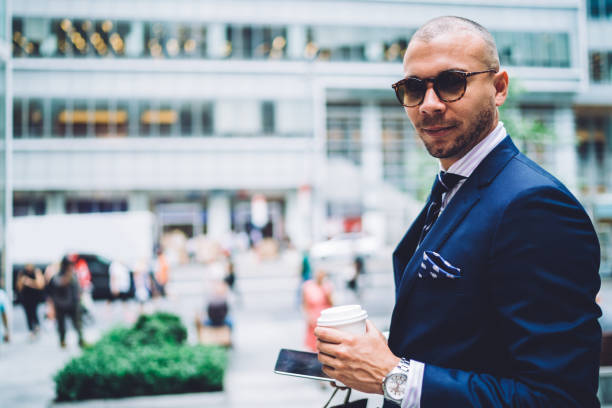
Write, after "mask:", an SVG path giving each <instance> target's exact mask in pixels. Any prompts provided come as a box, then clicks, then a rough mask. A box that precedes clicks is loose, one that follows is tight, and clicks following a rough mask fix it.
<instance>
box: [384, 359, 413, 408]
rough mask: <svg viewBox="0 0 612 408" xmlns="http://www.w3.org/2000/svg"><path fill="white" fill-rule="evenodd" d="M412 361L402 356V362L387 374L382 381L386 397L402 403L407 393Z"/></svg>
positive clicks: (399, 403)
mask: <svg viewBox="0 0 612 408" xmlns="http://www.w3.org/2000/svg"><path fill="white" fill-rule="evenodd" d="M409 371H410V361H408V360H406V359H405V358H402V359H401V360H400V362H399V363H398V364H397V366H395V367H394V368H393V370H391V371H390V372H389V374H387V375H386V376H385V378H384V379H383V383H382V388H383V393H384V395H385V399H388V400H390V401H392V402H394V403H396V404H398V405H401V403H402V400H403V399H404V394H405V393H406V385H407V383H408V372H409Z"/></svg>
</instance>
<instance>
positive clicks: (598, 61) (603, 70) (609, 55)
mask: <svg viewBox="0 0 612 408" xmlns="http://www.w3.org/2000/svg"><path fill="white" fill-rule="evenodd" d="M590 56H591V58H590V68H591V69H590V71H591V72H590V73H591V81H593V82H595V83H606V82H607V83H609V82H611V81H612V51H593V50H592V51H591V52H590Z"/></svg>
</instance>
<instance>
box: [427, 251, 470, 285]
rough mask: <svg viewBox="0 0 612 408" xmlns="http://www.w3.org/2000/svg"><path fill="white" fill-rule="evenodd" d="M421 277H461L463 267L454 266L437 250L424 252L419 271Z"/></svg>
mask: <svg viewBox="0 0 612 408" xmlns="http://www.w3.org/2000/svg"><path fill="white" fill-rule="evenodd" d="M418 276H419V278H421V279H459V278H461V276H462V275H461V269H460V268H457V267H456V266H453V265H452V264H451V263H450V262H448V261H447V260H446V259H444V258H442V255H440V254H439V253H437V252H434V251H425V252H423V261H422V262H421V269H420V270H419V272H418Z"/></svg>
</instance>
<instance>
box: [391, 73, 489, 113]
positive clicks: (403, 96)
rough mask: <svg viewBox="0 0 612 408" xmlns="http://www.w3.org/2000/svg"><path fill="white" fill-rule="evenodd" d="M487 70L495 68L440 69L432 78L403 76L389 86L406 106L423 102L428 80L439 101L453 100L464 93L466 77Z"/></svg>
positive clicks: (459, 97) (456, 99) (409, 106)
mask: <svg viewBox="0 0 612 408" xmlns="http://www.w3.org/2000/svg"><path fill="white" fill-rule="evenodd" d="M487 72H497V70H496V69H487V70H486V71H473V72H464V71H457V70H449V71H442V72H440V73H439V74H438V75H437V76H436V77H434V78H423V79H420V78H416V77H409V78H404V79H402V80H401V81H398V82H396V83H394V84H393V85H391V87H392V88H393V89H394V90H395V95H396V96H397V100H398V101H399V103H401V104H402V105H403V106H405V107H407V108H412V107H414V106H417V105H420V104H421V103H423V99H425V93H426V92H427V83H428V82H431V83H432V84H433V89H434V92H435V93H436V95H438V98H439V99H440V100H441V101H444V102H455V101H458V100H459V99H461V98H462V97H463V95H465V89H466V88H467V78H468V77H470V76H472V75H478V74H485V73H487Z"/></svg>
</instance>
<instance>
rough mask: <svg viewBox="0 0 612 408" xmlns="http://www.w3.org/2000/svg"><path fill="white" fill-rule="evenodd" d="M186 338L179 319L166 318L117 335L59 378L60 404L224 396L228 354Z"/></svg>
mask: <svg viewBox="0 0 612 408" xmlns="http://www.w3.org/2000/svg"><path fill="white" fill-rule="evenodd" d="M186 335H187V332H186V330H185V327H184V326H183V325H182V324H181V322H180V320H179V319H178V317H176V316H173V315H170V314H166V313H163V314H161V313H158V314H155V315H151V316H141V318H140V319H139V320H138V322H136V324H135V325H134V327H132V328H131V329H128V328H116V329H113V330H111V331H110V332H108V333H107V334H106V335H104V336H103V338H102V339H100V341H99V342H97V343H96V344H95V345H94V346H93V347H92V348H91V349H89V350H86V351H85V352H84V353H83V354H82V355H81V356H80V357H77V358H74V359H72V360H71V361H70V362H68V364H67V365H66V366H65V367H64V368H63V369H62V370H61V371H60V372H58V373H57V374H56V376H55V378H54V380H55V383H56V393H57V400H58V401H66V400H68V401H70V400H81V399H90V398H117V397H128V396H135V395H156V394H168V393H185V392H200V391H219V390H221V389H222V388H223V375H224V372H225V367H226V364H227V354H226V351H225V350H224V349H222V348H220V347H213V346H202V345H197V346H189V345H184V344H182V343H183V342H184V340H185V338H186Z"/></svg>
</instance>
